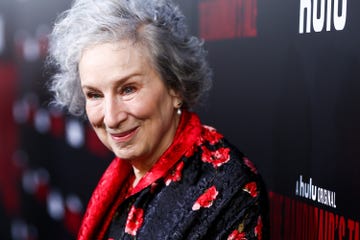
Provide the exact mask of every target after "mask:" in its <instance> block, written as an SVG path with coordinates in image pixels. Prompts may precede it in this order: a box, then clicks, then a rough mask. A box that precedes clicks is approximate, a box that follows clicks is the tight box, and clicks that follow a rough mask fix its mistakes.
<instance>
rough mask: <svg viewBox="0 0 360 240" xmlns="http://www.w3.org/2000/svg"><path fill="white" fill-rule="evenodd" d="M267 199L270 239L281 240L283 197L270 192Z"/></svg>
mask: <svg viewBox="0 0 360 240" xmlns="http://www.w3.org/2000/svg"><path fill="white" fill-rule="evenodd" d="M269 199H270V218H271V220H270V229H271V239H281V235H282V232H281V226H282V222H283V219H282V216H283V201H284V197H283V196H282V195H279V194H275V193H273V192H270V193H269Z"/></svg>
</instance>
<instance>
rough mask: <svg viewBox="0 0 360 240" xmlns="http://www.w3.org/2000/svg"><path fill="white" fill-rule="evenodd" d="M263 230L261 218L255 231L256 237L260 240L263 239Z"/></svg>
mask: <svg viewBox="0 0 360 240" xmlns="http://www.w3.org/2000/svg"><path fill="white" fill-rule="evenodd" d="M262 228H263V223H262V220H261V216H259V217H258V221H257V225H256V227H255V229H254V232H255V236H257V239H258V240H261V239H262Z"/></svg>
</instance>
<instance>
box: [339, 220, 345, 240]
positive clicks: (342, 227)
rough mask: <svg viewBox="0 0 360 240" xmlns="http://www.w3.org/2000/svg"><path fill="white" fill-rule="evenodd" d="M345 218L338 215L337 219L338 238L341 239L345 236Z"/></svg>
mask: <svg viewBox="0 0 360 240" xmlns="http://www.w3.org/2000/svg"><path fill="white" fill-rule="evenodd" d="M345 230H346V226H345V219H344V217H340V220H339V228H338V234H339V240H342V239H343V238H344V237H345Z"/></svg>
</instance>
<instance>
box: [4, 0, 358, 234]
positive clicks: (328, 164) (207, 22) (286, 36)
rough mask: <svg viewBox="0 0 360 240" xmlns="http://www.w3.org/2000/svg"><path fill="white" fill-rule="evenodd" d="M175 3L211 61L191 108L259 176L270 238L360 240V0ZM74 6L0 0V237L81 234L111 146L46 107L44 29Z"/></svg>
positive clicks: (80, 123) (77, 122)
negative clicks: (207, 87)
mask: <svg viewBox="0 0 360 240" xmlns="http://www.w3.org/2000/svg"><path fill="white" fill-rule="evenodd" d="M177 2H178V3H179V6H180V8H181V9H182V10H183V12H184V14H185V16H186V18H187V22H188V25H189V30H190V31H191V32H192V33H193V34H194V35H197V36H199V37H200V38H202V39H204V41H205V47H206V49H207V50H208V59H209V61H210V65H211V66H212V68H213V70H214V85H213V89H212V91H211V93H210V95H209V97H208V99H207V100H206V102H205V103H204V104H203V106H201V107H199V108H198V109H197V112H198V113H199V114H200V115H201V117H202V120H203V122H204V123H205V124H208V125H212V126H214V127H215V128H217V129H218V130H219V131H220V132H222V133H223V134H224V135H225V136H226V137H227V138H228V139H229V140H230V141H231V142H232V143H234V144H235V145H237V146H238V148H239V149H240V150H241V151H243V152H244V153H246V154H247V155H248V157H249V158H250V159H251V160H252V161H253V162H254V163H255V164H256V165H257V167H258V169H259V171H260V172H261V174H262V175H263V178H264V180H265V182H266V185H267V187H268V191H269V200H270V221H271V236H272V239H274V240H278V239H279V240H280V239H286V240H288V239H291V240H292V239H338V240H359V239H360V15H359V12H360V2H359V1H358V0H293V1H286V0H178V1H177ZM70 4H71V2H70V0H67V1H55V0H1V2H0V110H1V118H0V119H1V120H0V123H1V124H0V222H1V223H2V226H3V227H1V228H0V239H19V240H20V239H55V240H56V239H74V238H75V236H76V232H77V229H78V227H79V224H80V221H81V218H82V214H83V211H84V208H85V205H86V203H87V201H88V199H89V197H90V194H91V191H92V190H93V188H94V187H95V185H96V183H97V180H98V179H99V178H100V176H101V174H102V172H103V171H104V169H105V168H106V166H107V165H108V164H109V162H110V160H111V159H112V157H113V156H112V154H111V153H109V152H108V151H107V150H106V149H105V148H104V147H103V146H102V145H101V144H100V143H99V141H98V140H97V138H96V136H95V135H94V133H93V132H92V130H91V128H90V127H89V126H88V124H87V123H86V122H84V121H83V120H81V119H76V118H72V117H71V116H68V115H64V114H63V113H62V112H59V111H58V110H56V109H51V108H49V107H48V101H49V96H48V93H47V92H46V90H45V87H44V83H45V82H46V80H47V79H48V77H49V73H48V72H46V71H45V70H44V66H43V62H44V58H45V56H46V49H47V43H48V42H47V34H48V33H49V31H50V29H51V25H52V23H53V21H54V18H55V17H56V15H57V14H58V13H60V12H62V11H63V10H65V9H67V8H69V6H70ZM84 166H86V167H84Z"/></svg>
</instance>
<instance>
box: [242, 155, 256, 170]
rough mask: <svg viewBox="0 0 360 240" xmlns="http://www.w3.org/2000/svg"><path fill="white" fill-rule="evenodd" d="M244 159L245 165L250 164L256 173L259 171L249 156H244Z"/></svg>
mask: <svg viewBox="0 0 360 240" xmlns="http://www.w3.org/2000/svg"><path fill="white" fill-rule="evenodd" d="M243 160H244V163H245V165H246V166H248V167H249V168H250V170H251V171H252V172H253V173H255V174H257V173H258V172H257V169H256V167H255V165H254V163H253V162H251V161H250V160H249V159H248V158H247V157H244V158H243Z"/></svg>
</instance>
